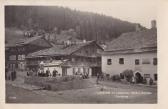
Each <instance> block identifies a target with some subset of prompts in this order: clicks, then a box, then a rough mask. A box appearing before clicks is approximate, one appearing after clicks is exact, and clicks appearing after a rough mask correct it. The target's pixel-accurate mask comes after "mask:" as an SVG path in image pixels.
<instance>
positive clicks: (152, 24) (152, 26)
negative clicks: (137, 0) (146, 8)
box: [151, 20, 156, 29]
mask: <svg viewBox="0 0 168 109" xmlns="http://www.w3.org/2000/svg"><path fill="white" fill-rule="evenodd" d="M152 28H156V20H152V21H151V29H152Z"/></svg>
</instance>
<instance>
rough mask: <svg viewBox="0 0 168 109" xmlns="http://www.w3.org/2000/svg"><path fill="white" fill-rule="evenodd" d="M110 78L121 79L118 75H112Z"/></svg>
mask: <svg viewBox="0 0 168 109" xmlns="http://www.w3.org/2000/svg"><path fill="white" fill-rule="evenodd" d="M111 78H112V80H113V81H120V79H121V78H120V75H113V76H112V77H111Z"/></svg>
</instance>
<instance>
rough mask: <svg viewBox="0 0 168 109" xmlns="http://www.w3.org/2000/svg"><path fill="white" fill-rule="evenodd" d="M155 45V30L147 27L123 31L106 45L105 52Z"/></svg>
mask: <svg viewBox="0 0 168 109" xmlns="http://www.w3.org/2000/svg"><path fill="white" fill-rule="evenodd" d="M152 47H155V48H156V47H157V30H156V29H148V30H143V31H137V32H129V33H124V34H122V35H121V36H120V37H118V38H117V39H115V40H113V41H112V42H111V43H109V44H108V45H107V48H106V49H105V52H118V51H126V50H127V51H130V50H134V52H135V49H136V50H137V49H143V48H152Z"/></svg>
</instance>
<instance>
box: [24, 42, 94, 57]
mask: <svg viewBox="0 0 168 109" xmlns="http://www.w3.org/2000/svg"><path fill="white" fill-rule="evenodd" d="M92 43H96V42H95V41H87V42H85V43H78V44H72V45H69V46H64V45H56V46H53V47H52V48H48V49H44V50H40V51H37V52H34V53H31V54H29V55H28V56H27V58H33V57H45V56H59V55H71V54H72V53H74V52H76V51H77V50H79V49H81V48H82V47H84V46H87V45H90V44H92Z"/></svg>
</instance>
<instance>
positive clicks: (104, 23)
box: [5, 6, 135, 42]
mask: <svg viewBox="0 0 168 109" xmlns="http://www.w3.org/2000/svg"><path fill="white" fill-rule="evenodd" d="M5 27H6V28H8V27H15V28H19V29H24V30H25V29H26V30H30V29H33V30H38V29H41V30H43V31H45V32H46V33H51V32H52V31H54V30H55V29H56V30H57V32H58V34H59V33H60V32H61V31H63V30H69V29H74V30H75V31H76V32H77V34H78V37H79V39H86V40H97V41H99V42H100V41H103V42H104V41H109V40H112V39H113V38H116V37H118V36H119V35H120V34H121V33H124V32H130V31H135V24H134V23H130V22H126V21H122V20H119V19H116V18H113V17H109V16H105V15H100V14H96V13H91V12H81V11H77V10H72V9H69V8H64V7H56V6H54V7H51V6H50V7H48V6H6V7H5Z"/></svg>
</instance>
